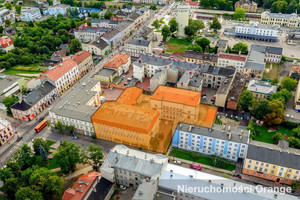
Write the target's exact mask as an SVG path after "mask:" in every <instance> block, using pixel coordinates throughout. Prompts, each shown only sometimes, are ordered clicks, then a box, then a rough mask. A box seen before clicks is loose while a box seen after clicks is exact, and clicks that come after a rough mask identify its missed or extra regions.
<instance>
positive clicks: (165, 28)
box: [161, 25, 171, 41]
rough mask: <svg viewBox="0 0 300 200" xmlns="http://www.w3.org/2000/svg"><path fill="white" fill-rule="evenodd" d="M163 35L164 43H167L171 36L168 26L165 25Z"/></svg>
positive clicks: (162, 30)
mask: <svg viewBox="0 0 300 200" xmlns="http://www.w3.org/2000/svg"><path fill="white" fill-rule="evenodd" d="M161 35H162V36H163V41H166V40H167V38H168V37H169V36H170V35H171V31H170V28H169V27H168V26H167V25H164V27H163V28H162V29H161Z"/></svg>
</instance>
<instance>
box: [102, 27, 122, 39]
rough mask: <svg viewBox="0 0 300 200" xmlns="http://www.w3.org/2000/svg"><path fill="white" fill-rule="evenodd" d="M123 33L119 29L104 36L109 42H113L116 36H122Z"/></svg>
mask: <svg viewBox="0 0 300 200" xmlns="http://www.w3.org/2000/svg"><path fill="white" fill-rule="evenodd" d="M120 33H121V32H120V31H119V30H117V29H112V30H110V31H108V32H106V33H104V35H103V36H102V37H103V38H105V39H107V40H111V39H112V38H114V37H115V36H116V35H118V34H120Z"/></svg>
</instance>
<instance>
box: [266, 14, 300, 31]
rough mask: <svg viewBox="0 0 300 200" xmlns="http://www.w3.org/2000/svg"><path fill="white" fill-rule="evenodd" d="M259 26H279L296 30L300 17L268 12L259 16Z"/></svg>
mask: <svg viewBox="0 0 300 200" xmlns="http://www.w3.org/2000/svg"><path fill="white" fill-rule="evenodd" d="M260 23H261V24H269V25H280V26H286V27H289V28H298V27H299V24H300V17H299V16H298V15H297V14H295V13H293V14H282V13H270V12H268V11H266V12H263V13H262V14H261V19H260Z"/></svg>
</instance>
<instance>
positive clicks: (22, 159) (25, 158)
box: [14, 144, 34, 169]
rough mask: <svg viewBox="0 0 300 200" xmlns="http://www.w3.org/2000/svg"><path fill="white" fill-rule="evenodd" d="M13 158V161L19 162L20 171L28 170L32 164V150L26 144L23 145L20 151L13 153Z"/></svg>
mask: <svg viewBox="0 0 300 200" xmlns="http://www.w3.org/2000/svg"><path fill="white" fill-rule="evenodd" d="M14 157H15V160H16V161H17V162H19V164H20V166H21V169H27V168H29V167H30V166H32V164H33V162H34V158H33V152H32V149H31V148H30V147H29V146H28V145H27V144H23V146H22V147H21V149H19V150H18V151H17V152H16V153H15V155H14Z"/></svg>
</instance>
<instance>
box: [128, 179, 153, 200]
mask: <svg viewBox="0 0 300 200" xmlns="http://www.w3.org/2000/svg"><path fill="white" fill-rule="evenodd" d="M154 182H156V181H151V182H146V181H143V182H142V183H141V184H140V185H139V186H138V188H137V189H136V192H135V193H134V195H133V197H132V200H148V199H149V198H150V197H152V196H150V195H153V194H152V191H154V190H156V187H157V186H156V184H155V183H154ZM150 199H152V198H150Z"/></svg>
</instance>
